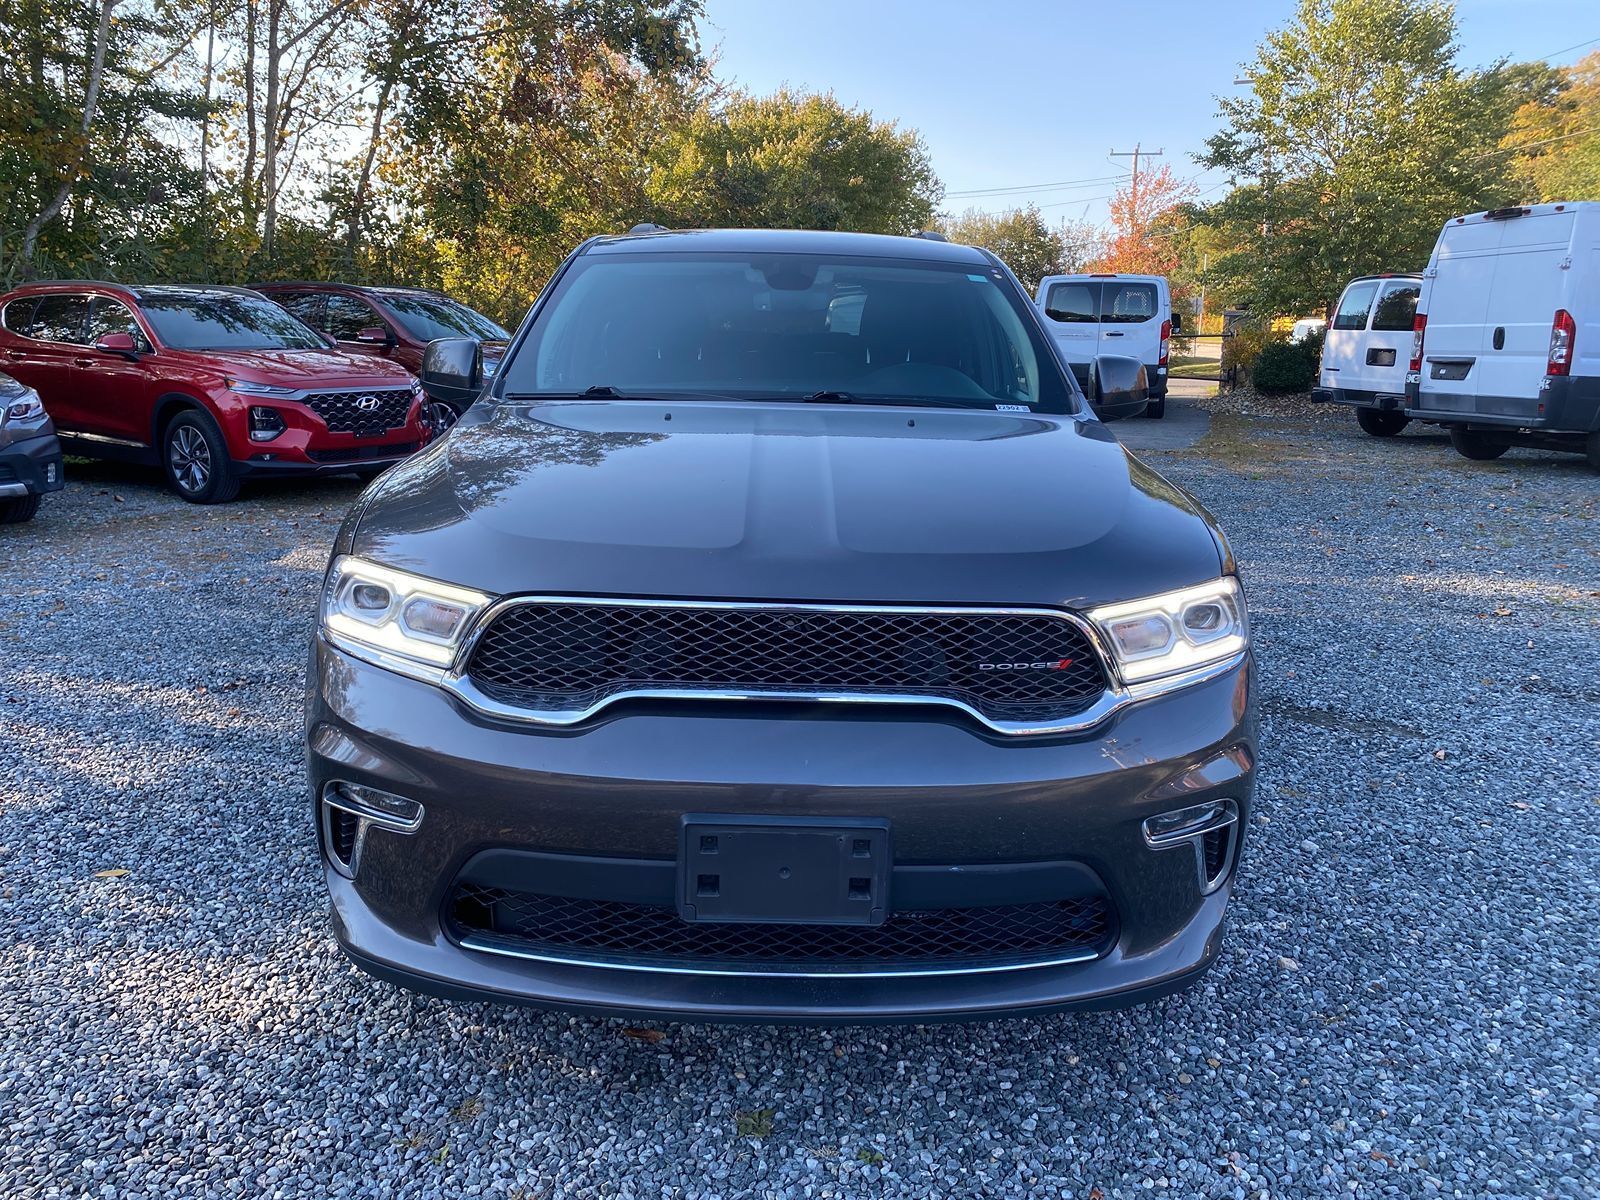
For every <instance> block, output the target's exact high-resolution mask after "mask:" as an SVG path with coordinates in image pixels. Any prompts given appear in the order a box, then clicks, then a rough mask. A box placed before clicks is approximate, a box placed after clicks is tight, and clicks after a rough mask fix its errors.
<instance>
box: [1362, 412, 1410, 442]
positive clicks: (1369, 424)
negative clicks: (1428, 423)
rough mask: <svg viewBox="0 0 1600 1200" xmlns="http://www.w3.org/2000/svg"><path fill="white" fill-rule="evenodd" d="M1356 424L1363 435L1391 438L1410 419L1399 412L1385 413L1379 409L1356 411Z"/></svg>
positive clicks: (1407, 423)
mask: <svg viewBox="0 0 1600 1200" xmlns="http://www.w3.org/2000/svg"><path fill="white" fill-rule="evenodd" d="M1356 424H1357V425H1359V426H1361V431H1362V432H1363V433H1367V434H1371V435H1372V436H1373V437H1393V436H1394V435H1395V434H1397V433H1399V432H1400V431H1401V430H1402V429H1404V428H1405V427H1406V426H1407V425H1409V424H1411V418H1410V417H1408V416H1406V415H1405V413H1401V412H1386V411H1385V410H1384V409H1381V408H1358V409H1356Z"/></svg>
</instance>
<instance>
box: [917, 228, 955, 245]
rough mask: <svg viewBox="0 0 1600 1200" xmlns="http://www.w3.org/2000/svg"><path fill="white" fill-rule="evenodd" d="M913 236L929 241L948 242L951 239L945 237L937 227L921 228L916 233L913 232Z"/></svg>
mask: <svg viewBox="0 0 1600 1200" xmlns="http://www.w3.org/2000/svg"><path fill="white" fill-rule="evenodd" d="M911 236H912V237H919V238H922V239H923V240H924V241H929V242H948V241H949V240H950V239H949V238H947V237H945V235H944V234H942V233H940V232H939V231H938V230H937V229H919V230H917V231H916V232H915V233H913V234H912V235H911Z"/></svg>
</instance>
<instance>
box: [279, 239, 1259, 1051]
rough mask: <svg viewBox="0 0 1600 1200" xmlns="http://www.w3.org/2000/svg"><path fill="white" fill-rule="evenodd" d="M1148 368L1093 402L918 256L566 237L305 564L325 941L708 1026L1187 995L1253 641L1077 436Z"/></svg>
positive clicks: (1165, 506)
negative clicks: (488, 363) (309, 579)
mask: <svg viewBox="0 0 1600 1200" xmlns="http://www.w3.org/2000/svg"><path fill="white" fill-rule="evenodd" d="M479 355H480V351H479V350H478V347H477V346H476V344H475V343H473V342H470V341H462V340H444V341H438V342H434V343H433V344H432V345H431V346H430V347H429V351H428V355H427V359H426V361H425V363H424V365H423V375H424V378H425V380H429V381H431V383H433V384H437V385H442V386H462V387H469V388H476V387H478V386H480V385H481V383H482V375H481V364H480V362H479ZM1143 370H1144V369H1143V367H1142V366H1140V365H1139V364H1138V363H1137V362H1135V361H1133V360H1130V359H1125V358H1113V357H1105V358H1101V359H1099V360H1097V361H1096V362H1095V363H1094V364H1093V368H1092V370H1091V371H1090V372H1089V376H1088V379H1089V385H1088V389H1087V392H1088V394H1087V396H1086V395H1085V392H1084V391H1080V390H1079V388H1078V385H1077V384H1076V383H1075V381H1074V379H1073V377H1072V374H1071V373H1070V372H1069V371H1067V370H1066V369H1065V368H1064V366H1063V364H1062V363H1061V361H1060V360H1059V359H1058V357H1057V356H1056V353H1055V351H1054V350H1053V349H1052V347H1051V341H1050V339H1049V337H1048V336H1047V334H1046V332H1045V330H1044V329H1043V327H1042V326H1041V324H1040V320H1039V317H1038V315H1037V313H1036V312H1035V310H1034V307H1033V305H1032V304H1030V303H1029V300H1028V296H1027V295H1026V293H1025V292H1024V291H1023V290H1022V288H1021V286H1020V285H1019V284H1018V283H1017V281H1016V279H1015V278H1014V277H1013V276H1012V275H1011V273H1010V272H1009V271H1008V270H1007V269H1006V267H1005V266H1004V264H1003V263H1001V262H1000V260H999V259H997V258H995V257H994V255H992V254H990V253H988V252H986V251H983V250H978V249H974V248H971V247H966V246H957V245H951V244H948V243H945V242H943V240H942V239H939V240H933V239H929V238H899V237H884V236H874V235H863V234H842V233H802V232H788V231H784V232H779V231H737V230H727V231H721V230H719V231H698V232H667V231H662V230H655V229H653V228H652V229H647V230H644V231H636V233H635V234H633V235H631V236H622V237H604V238H598V239H594V240H591V241H589V242H586V243H585V244H584V245H583V246H581V247H579V249H578V250H577V251H576V252H575V253H574V254H573V255H572V256H571V257H570V258H569V259H568V260H567V261H566V263H565V264H564V265H563V266H562V267H561V269H560V270H559V272H558V273H557V274H556V276H555V277H554V278H553V279H552V280H551V282H550V284H549V286H548V287H546V288H545V290H544V292H543V294H542V295H541V297H540V299H539V301H538V303H537V305H536V306H535V308H534V309H533V311H532V312H531V313H530V314H529V316H528V318H527V320H526V321H525V322H524V323H523V325H522V327H521V329H520V330H519V331H518V333H517V334H516V336H515V338H514V339H513V341H512V342H511V345H510V347H509V349H508V350H507V353H506V357H505V359H504V361H503V363H502V365H501V367H500V369H499V370H498V372H497V373H496V374H495V377H494V379H493V381H492V384H491V385H490V386H489V388H488V390H487V392H486V393H485V395H484V398H483V399H482V400H481V401H480V402H479V403H478V404H476V405H474V406H473V407H472V409H470V410H469V411H468V412H467V413H466V415H465V416H464V417H463V418H462V420H461V422H460V423H459V424H458V425H457V426H456V427H455V428H454V429H453V430H452V431H451V433H450V434H449V435H448V436H447V437H445V438H443V439H441V440H440V441H439V442H438V443H436V444H435V445H433V446H431V447H429V448H428V449H427V450H426V451H424V452H423V453H421V454H419V455H417V456H416V457H414V458H412V459H410V460H409V461H407V462H406V463H404V464H402V465H400V466H398V467H396V468H394V469H393V470H391V471H390V472H389V473H388V474H386V475H385V476H384V477H383V478H382V479H381V480H379V481H378V482H377V483H375V484H374V485H373V486H372V487H370V488H369V489H368V490H367V491H366V492H365V493H364V494H363V495H362V497H361V498H360V500H359V501H358V502H357V504H356V506H355V508H354V510H353V511H352V512H351V513H350V514H349V516H348V517H347V519H346V520H345V522H344V525H343V527H342V528H341V530H340V532H339V534H338V537H337V540H336V543H335V545H334V547H333V554H332V559H331V561H330V564H329V567H328V573H327V579H326V585H325V587H324V590H323V596H322V607H321V614H320V622H319V628H318V632H317V634H316V636H315V639H314V644H313V647H312V658H311V666H310V679H309V686H308V710H307V726H306V733H307V741H308V762H309V773H310V792H311V804H312V805H313V807H314V811H315V813H316V819H317V828H318V830H319V837H320V841H321V849H322V856H323V862H324V866H325V871H326V877H327V883H328V887H329V889H330V891H331V893H332V915H333V926H334V931H335V933H336V935H337V937H338V940H339V943H340V944H341V945H342V946H343V948H344V949H345V951H346V952H347V953H348V954H349V956H350V957H351V958H352V959H353V960H354V961H355V962H356V963H358V964H359V965H361V966H362V967H364V968H365V969H366V970H368V971H369V972H371V973H373V974H374V975H377V976H380V977H382V978H385V979H389V980H392V981H395V982H398V983H400V984H402V985H405V986H407V987H411V988H415V989H419V990H422V991H426V992H432V993H436V994H442V995H446V996H453V997H463V998H478V999H482V998H495V999H502V1000H514V1001H522V1002H527V1003H534V1004H540V1005H547V1006H554V1007H560V1008H569V1009H588V1010H595V1011H607V1012H627V1013H640V1014H654V1015H658V1016H674V1017H693V1018H699V1019H739V1018H743V1019H765V1020H773V1019H776V1020H806V1021H810V1020H827V1021H861V1020H901V1021H905V1020H922V1019H926V1018H935V1017H951V1016H959V1017H984V1016H991V1015H996V1014H1002V1013H1014V1012H1038V1011H1044V1010H1048V1009H1056V1008H1068V1007H1087V1006H1107V1005H1121V1004H1127V1003H1132V1002H1136V1001H1140V1000H1144V999H1148V998H1150V997H1153V996H1157V995H1161V994H1163V993H1166V992H1170V991H1172V990H1174V989H1177V988H1181V987H1184V986H1186V985H1188V984H1191V983H1193V982H1194V981H1195V980H1196V979H1198V978H1199V977H1200V975H1201V974H1202V973H1203V972H1204V971H1205V970H1206V969H1207V967H1209V966H1210V965H1211V963H1212V962H1213V961H1214V959H1215V958H1216V956H1217V954H1218V951H1219V946H1220V940H1221V931H1222V922H1223V910H1224V908H1225V906H1226V904H1227V901H1228V895H1229V892H1230V891H1231V887H1232V883H1233V879H1234V873H1235V867H1236V864H1237V862H1238V860H1239V849H1240V842H1241V839H1242V837H1243V834H1244V830H1245V827H1246V821H1247V817H1248V814H1249V808H1250V803H1251V796H1252V790H1253V783H1254V769H1255V759H1256V748H1255V747H1256V721H1255V705H1254V700H1253V687H1252V666H1251V656H1250V641H1249V632H1248V626H1247V621H1246V614H1245V603H1244V595H1243V592H1242V590H1241V588H1240V585H1239V580H1238V577H1237V574H1236V570H1235V565H1234V561H1233V558H1232V556H1231V555H1230V553H1229V550H1228V547H1227V543H1226V542H1225V541H1224V539H1223V537H1222V534H1221V533H1220V532H1219V531H1218V529H1217V527H1216V525H1215V523H1214V522H1213V521H1212V519H1211V517H1210V516H1209V515H1207V513H1206V512H1205V510H1204V509H1202V508H1201V506H1200V505H1199V504H1198V503H1197V502H1196V501H1195V500H1194V499H1193V498H1192V497H1191V496H1189V495H1187V494H1186V493H1185V492H1184V491H1182V489H1180V488H1178V487H1176V486H1174V485H1173V484H1171V483H1169V482H1168V481H1167V480H1165V479H1163V478H1162V477H1161V476H1159V475H1157V474H1156V473H1155V472H1154V471H1152V470H1151V469H1150V468H1149V467H1147V466H1145V465H1144V464H1143V463H1141V462H1139V461H1138V460H1137V459H1135V458H1132V457H1130V456H1129V455H1128V454H1127V453H1126V452H1124V450H1123V449H1122V447H1121V446H1120V445H1119V444H1118V443H1117V440H1116V438H1115V437H1114V436H1113V435H1112V434H1111V433H1110V432H1109V431H1108V429H1107V427H1106V425H1105V424H1103V423H1102V419H1101V418H1102V417H1105V416H1112V415H1119V414H1131V413H1136V412H1138V411H1140V410H1141V409H1142V408H1143V406H1144V403H1145V380H1144V374H1143ZM1097 412H1098V415H1097Z"/></svg>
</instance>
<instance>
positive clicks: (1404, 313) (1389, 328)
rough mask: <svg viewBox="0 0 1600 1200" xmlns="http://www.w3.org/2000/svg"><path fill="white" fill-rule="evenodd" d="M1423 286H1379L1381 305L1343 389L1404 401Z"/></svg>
mask: <svg viewBox="0 0 1600 1200" xmlns="http://www.w3.org/2000/svg"><path fill="white" fill-rule="evenodd" d="M1421 291H1422V283H1421V282H1420V281H1419V280H1416V279H1388V280H1383V281H1382V282H1380V283H1379V284H1378V298H1377V302H1376V303H1375V304H1373V306H1372V316H1371V318H1370V319H1369V320H1368V322H1367V332H1366V333H1364V334H1362V335H1361V337H1360V339H1359V344H1358V347H1357V352H1356V353H1355V354H1354V355H1353V356H1352V357H1353V358H1354V360H1355V361H1354V362H1353V363H1351V365H1350V369H1349V371H1347V372H1346V373H1345V374H1344V375H1342V376H1341V377H1340V380H1339V386H1340V387H1346V388H1355V389H1357V390H1359V391H1363V392H1370V393H1372V394H1373V395H1374V396H1377V397H1385V396H1387V397H1392V398H1393V400H1394V402H1397V403H1398V402H1400V401H1403V399H1404V397H1405V394H1406V367H1407V365H1408V364H1409V363H1410V361H1411V332H1412V327H1413V325H1414V323H1415V320H1416V315H1417V296H1418V294H1419V293H1420V292H1421Z"/></svg>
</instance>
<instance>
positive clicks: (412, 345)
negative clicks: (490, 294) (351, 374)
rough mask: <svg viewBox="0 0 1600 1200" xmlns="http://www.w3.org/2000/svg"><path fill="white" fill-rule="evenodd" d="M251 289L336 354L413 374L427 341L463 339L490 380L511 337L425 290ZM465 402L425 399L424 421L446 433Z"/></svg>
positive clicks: (451, 397)
mask: <svg viewBox="0 0 1600 1200" xmlns="http://www.w3.org/2000/svg"><path fill="white" fill-rule="evenodd" d="M256 287H257V289H258V290H259V291H261V292H263V293H264V294H266V295H268V296H271V297H272V298H273V299H274V300H276V301H277V302H278V303H279V304H281V305H283V306H284V307H285V308H287V309H288V310H289V311H290V312H292V313H293V314H294V315H295V316H297V317H299V318H300V319H301V320H302V321H304V322H305V323H306V324H307V325H309V326H311V327H312V328H313V329H320V330H321V331H322V332H323V333H325V334H327V335H328V336H329V337H331V338H333V339H334V340H335V341H337V342H338V343H339V346H340V348H341V349H344V350H349V351H352V352H355V353H361V354H376V355H381V356H383V357H385V358H391V359H393V360H394V361H395V362H397V363H399V364H400V365H401V366H403V367H405V368H406V369H407V370H408V371H411V372H413V373H415V372H418V371H420V370H422V355H423V352H424V351H425V350H426V349H427V348H428V343H429V342H431V341H433V340H434V339H435V338H455V337H466V338H473V339H474V340H476V341H478V342H480V343H481V344H482V346H483V369H484V374H485V375H487V376H491V377H492V376H493V375H494V370H495V367H496V366H497V365H499V362H500V356H501V355H502V354H504V353H505V348H506V341H507V340H508V339H509V338H510V337H511V335H510V334H509V333H507V332H506V331H505V330H504V329H502V328H500V326H499V325H496V324H495V323H494V322H493V321H491V320H490V319H489V318H488V317H486V316H484V315H483V314H482V313H480V312H477V311H476V310H474V309H471V308H468V307H467V306H466V305H465V304H462V303H460V302H459V301H456V300H452V299H450V297H448V296H446V295H445V294H444V293H443V292H435V291H430V290H428V289H426V288H407V287H362V286H360V285H358V284H353V283H304V282H301V283H261V284H257V285H256ZM470 403H471V398H470V397H467V396H462V395H459V394H455V393H450V394H445V393H443V392H441V393H439V394H437V395H430V396H429V397H428V419H429V422H430V423H431V424H432V425H433V426H434V427H435V428H436V429H438V430H440V431H443V430H445V429H448V428H449V427H450V426H451V425H453V424H455V422H456V418H458V417H459V416H460V415H461V414H462V413H463V412H465V411H466V409H467V406H468V405H469V404H470Z"/></svg>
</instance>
